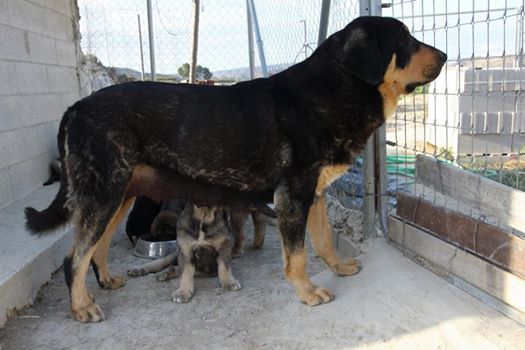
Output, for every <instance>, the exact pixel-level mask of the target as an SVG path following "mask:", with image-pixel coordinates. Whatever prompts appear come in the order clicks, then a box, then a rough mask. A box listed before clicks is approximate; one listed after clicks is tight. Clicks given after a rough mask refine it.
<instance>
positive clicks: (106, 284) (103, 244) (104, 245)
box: [92, 198, 135, 289]
mask: <svg viewBox="0 0 525 350" xmlns="http://www.w3.org/2000/svg"><path fill="white" fill-rule="evenodd" d="M134 201H135V198H129V199H127V200H126V201H125V202H124V203H122V205H121V206H120V208H119V209H118V210H117V212H116V213H115V215H113V217H112V218H111V221H110V222H109V225H108V226H107V227H106V230H105V231H104V233H103V234H102V237H101V238H100V240H99V241H98V243H97V249H96V250H95V252H94V254H93V258H92V259H93V261H94V262H95V264H96V265H97V268H98V276H99V283H100V285H101V287H102V288H104V289H117V288H120V287H122V286H123V285H124V284H125V283H126V277H124V276H123V275H116V276H111V273H110V272H109V267H108V252H109V244H110V243H111V238H112V237H113V234H114V233H115V230H116V229H117V227H118V225H119V224H120V222H121V221H122V219H123V218H124V216H125V215H126V214H127V212H128V210H129V208H130V207H131V205H132V204H133V202H134Z"/></svg>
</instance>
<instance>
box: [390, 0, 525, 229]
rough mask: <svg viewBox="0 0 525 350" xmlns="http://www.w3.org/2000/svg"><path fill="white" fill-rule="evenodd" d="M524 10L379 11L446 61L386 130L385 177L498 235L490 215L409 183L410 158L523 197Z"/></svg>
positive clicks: (419, 6)
mask: <svg viewBox="0 0 525 350" xmlns="http://www.w3.org/2000/svg"><path fill="white" fill-rule="evenodd" d="M523 5H524V3H523V1H518V0H517V1H511V0H508V1H475V2H474V1H463V0H461V1H460V0H457V1H438V0H434V1H423V0H413V1H406V0H405V1H393V2H392V4H391V7H389V8H386V9H384V10H383V15H386V16H393V17H396V18H398V19H400V20H401V21H403V22H404V23H405V24H406V25H407V27H408V28H409V29H410V31H411V32H412V33H413V35H414V36H416V37H417V38H418V39H420V40H422V41H424V42H426V43H428V44H430V45H433V46H436V47H438V48H439V49H441V50H443V51H445V52H447V54H448V57H449V59H448V62H447V64H446V66H445V67H444V68H443V71H442V73H441V75H440V76H439V78H438V79H437V80H436V81H435V82H433V83H432V84H430V85H429V86H425V87H422V88H420V89H418V90H417V91H416V92H415V93H414V94H412V95H409V96H406V97H405V98H403V100H402V101H401V103H400V107H399V108H398V110H397V113H396V114H395V116H394V117H393V118H392V119H391V120H390V121H389V122H388V124H387V140H388V141H390V144H391V146H389V147H388V149H387V154H388V155H387V161H388V165H387V168H388V169H387V170H388V173H389V174H390V176H391V177H394V178H395V180H396V189H398V190H404V191H408V192H410V193H411V194H414V195H417V196H419V197H423V198H426V199H428V200H431V201H433V202H434V203H437V204H439V205H441V206H445V207H447V208H451V209H454V210H456V211H459V212H462V213H465V214H467V215H469V216H473V217H477V218H481V219H482V220H484V221H487V222H489V223H492V224H494V225H497V226H500V227H504V228H508V227H505V224H504V223H502V222H501V220H500V218H499V217H497V216H494V217H493V216H492V215H493V213H486V212H485V213H482V212H480V211H479V208H475V207H465V206H462V205H461V204H460V203H459V202H458V201H454V200H453V199H451V198H449V197H446V196H442V195H441V194H440V193H439V191H432V190H430V189H429V188H428V187H425V186H420V184H419V182H418V181H417V179H416V181H414V179H415V170H416V168H417V162H418V158H416V156H417V155H418V154H426V155H428V156H430V157H432V158H434V159H439V160H440V161H444V162H448V163H450V164H454V165H456V166H458V167H460V168H462V169H466V170H469V171H471V172H474V173H476V174H480V175H481V176H483V177H486V178H489V179H491V180H494V181H497V182H499V183H501V184H504V185H506V186H510V187H512V188H514V189H518V190H521V191H524V190H525V115H524V111H523V108H524V105H523V104H524V100H523V86H525V85H524V79H525V71H524V70H523V19H524V18H523V17H524V11H523ZM509 206H510V204H509ZM507 210H510V207H509V208H507ZM508 229H509V230H510V231H513V232H514V233H516V234H519V235H523V233H522V232H519V231H516V230H515V229H513V228H508Z"/></svg>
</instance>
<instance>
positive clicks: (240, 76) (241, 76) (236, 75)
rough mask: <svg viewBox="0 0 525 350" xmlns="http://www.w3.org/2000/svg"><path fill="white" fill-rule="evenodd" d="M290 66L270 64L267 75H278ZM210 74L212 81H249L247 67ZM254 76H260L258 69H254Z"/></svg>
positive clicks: (259, 69) (248, 69)
mask: <svg viewBox="0 0 525 350" xmlns="http://www.w3.org/2000/svg"><path fill="white" fill-rule="evenodd" d="M290 66H291V64H289V63H281V64H271V65H269V66H268V74H269V75H273V74H276V73H279V72H280V71H282V70H284V69H286V68H288V67H290ZM212 73H213V76H212V79H219V80H220V79H233V80H237V81H243V80H250V68H249V67H242V68H234V69H225V70H218V71H213V72H212ZM256 74H257V76H261V68H260V67H256Z"/></svg>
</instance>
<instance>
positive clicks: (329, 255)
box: [307, 194, 359, 276]
mask: <svg viewBox="0 0 525 350" xmlns="http://www.w3.org/2000/svg"><path fill="white" fill-rule="evenodd" d="M307 229H308V232H309V233H310V237H311V238H312V244H313V246H314V250H315V255H316V256H318V257H320V258H321V259H323V261H324V262H325V263H326V264H327V265H328V267H330V269H331V270H332V271H333V272H334V273H335V274H337V275H339V276H352V275H354V274H356V273H357V272H358V271H359V261H358V260H355V259H352V258H350V259H348V260H347V261H342V260H341V258H340V257H339V256H338V255H337V253H336V251H335V248H334V244H333V240H332V229H331V227H330V223H329V222H328V215H327V212H326V199H325V196H324V194H321V195H320V196H316V198H315V199H314V203H313V204H312V206H311V207H310V212H309V214H308V224H307Z"/></svg>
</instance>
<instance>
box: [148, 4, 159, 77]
mask: <svg viewBox="0 0 525 350" xmlns="http://www.w3.org/2000/svg"><path fill="white" fill-rule="evenodd" d="M147 8H148V36H149V61H150V69H151V80H157V73H156V72H155V43H154V41H153V12H152V10H151V0H147Z"/></svg>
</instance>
